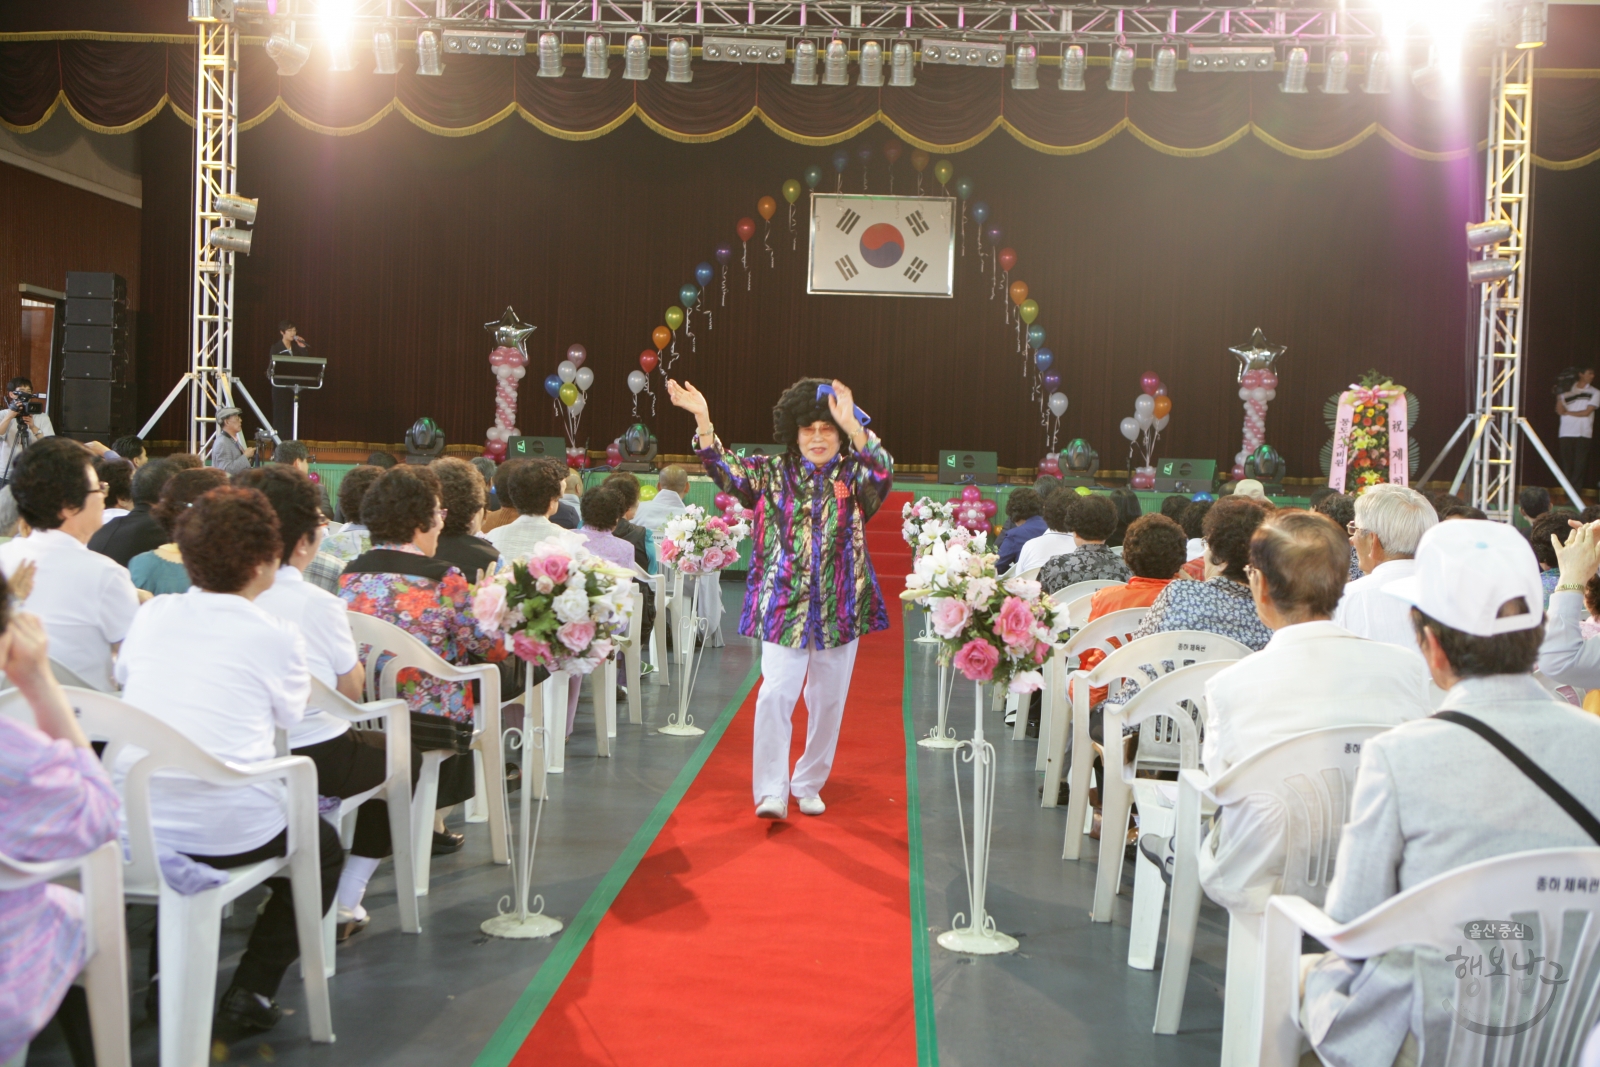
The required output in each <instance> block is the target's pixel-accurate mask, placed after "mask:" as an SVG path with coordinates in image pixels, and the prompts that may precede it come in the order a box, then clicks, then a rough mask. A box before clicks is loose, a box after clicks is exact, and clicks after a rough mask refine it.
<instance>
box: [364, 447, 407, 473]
mask: <svg viewBox="0 0 1600 1067" xmlns="http://www.w3.org/2000/svg"><path fill="white" fill-rule="evenodd" d="M399 462H400V461H399V460H397V459H395V458H394V455H393V454H392V453H389V452H369V453H367V462H366V464H365V465H366V466H368V467H377V468H378V470H379V472H380V473H381V472H383V471H386V470H388V469H389V468H390V467H393V466H395V465H396V464H398V463H399Z"/></svg>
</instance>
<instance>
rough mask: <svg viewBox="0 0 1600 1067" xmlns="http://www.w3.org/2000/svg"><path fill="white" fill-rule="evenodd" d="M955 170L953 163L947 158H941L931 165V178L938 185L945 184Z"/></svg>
mask: <svg viewBox="0 0 1600 1067" xmlns="http://www.w3.org/2000/svg"><path fill="white" fill-rule="evenodd" d="M955 172H956V168H955V165H954V164H953V163H951V162H950V161H949V160H948V159H941V160H939V162H937V163H935V164H934V165H933V180H934V181H936V182H938V183H939V184H940V185H946V184H948V183H949V181H950V179H951V177H952V176H953V175H954V174H955Z"/></svg>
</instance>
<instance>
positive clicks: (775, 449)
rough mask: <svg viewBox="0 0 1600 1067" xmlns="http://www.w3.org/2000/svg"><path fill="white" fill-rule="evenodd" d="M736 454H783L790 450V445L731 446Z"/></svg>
mask: <svg viewBox="0 0 1600 1067" xmlns="http://www.w3.org/2000/svg"><path fill="white" fill-rule="evenodd" d="M731 447H732V448H733V454H734V455H736V456H781V455H783V454H784V453H785V452H787V451H788V450H789V446H788V445H779V444H764V445H753V444H737V443H735V444H734V445H732V446H731Z"/></svg>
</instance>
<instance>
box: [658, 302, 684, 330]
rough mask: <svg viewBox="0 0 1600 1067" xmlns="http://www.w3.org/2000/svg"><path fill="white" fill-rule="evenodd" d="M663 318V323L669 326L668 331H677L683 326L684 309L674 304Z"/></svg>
mask: <svg viewBox="0 0 1600 1067" xmlns="http://www.w3.org/2000/svg"><path fill="white" fill-rule="evenodd" d="M661 318H662V321H664V322H665V323H666V324H667V329H669V330H676V329H677V328H678V327H679V326H682V325H683V309H682V308H681V307H679V306H678V305H677V304H673V305H672V306H671V307H669V308H668V309H667V310H666V312H665V313H664V314H663V315H662V316H661Z"/></svg>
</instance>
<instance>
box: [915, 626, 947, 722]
mask: <svg viewBox="0 0 1600 1067" xmlns="http://www.w3.org/2000/svg"><path fill="white" fill-rule="evenodd" d="M932 620H933V613H932V612H930V611H929V610H928V609H927V608H923V609H922V629H921V630H920V631H918V633H917V636H916V637H914V638H913V639H912V640H914V641H916V643H917V644H919V645H937V644H938V643H939V637H938V635H937V634H935V633H934V632H933V626H932ZM939 721H940V722H943V721H944V718H943V716H941V717H940V719H939Z"/></svg>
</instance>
